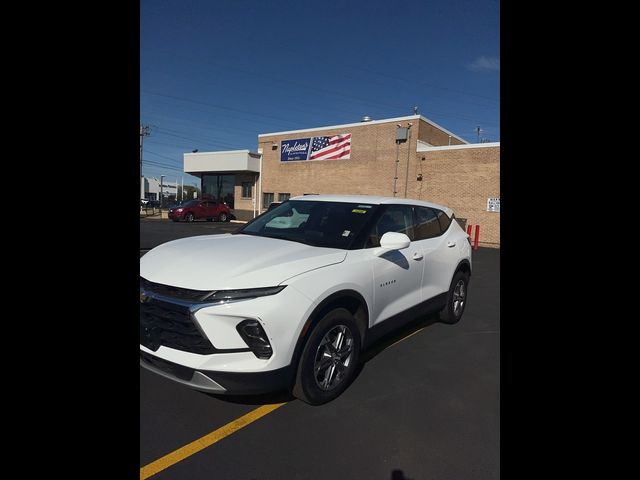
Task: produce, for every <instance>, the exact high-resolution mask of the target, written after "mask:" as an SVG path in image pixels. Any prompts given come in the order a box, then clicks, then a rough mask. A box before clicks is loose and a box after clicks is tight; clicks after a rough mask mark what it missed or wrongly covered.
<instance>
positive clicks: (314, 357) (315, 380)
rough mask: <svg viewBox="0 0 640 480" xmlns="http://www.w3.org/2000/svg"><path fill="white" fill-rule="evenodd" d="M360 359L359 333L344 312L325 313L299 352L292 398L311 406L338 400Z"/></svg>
mask: <svg viewBox="0 0 640 480" xmlns="http://www.w3.org/2000/svg"><path fill="white" fill-rule="evenodd" d="M359 357H360V333H359V330H358V325H357V324H356V321H355V320H354V318H353V315H351V313H350V312H349V311H348V310H347V309H345V308H336V309H334V310H331V311H330V312H329V313H327V314H326V315H325V316H324V317H323V318H322V320H320V322H319V323H318V325H317V326H316V327H315V328H314V330H313V331H312V332H311V335H310V336H309V338H308V340H307V343H306V345H305V347H304V349H303V351H302V355H301V357H300V362H299V364H298V371H297V373H296V381H295V385H294V387H293V395H294V396H296V397H297V398H299V399H300V400H302V401H304V402H306V403H309V404H311V405H321V404H323V403H327V402H330V401H331V400H333V399H335V398H337V397H338V396H339V395H340V394H341V393H342V392H344V390H345V389H346V388H347V387H348V386H349V384H350V383H351V381H352V380H353V376H354V374H355V371H356V366H357V365H358V360H359Z"/></svg>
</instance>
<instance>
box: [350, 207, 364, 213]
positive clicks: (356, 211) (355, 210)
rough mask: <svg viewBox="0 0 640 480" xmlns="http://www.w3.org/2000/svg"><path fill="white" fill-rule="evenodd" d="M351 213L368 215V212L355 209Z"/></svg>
mask: <svg viewBox="0 0 640 480" xmlns="http://www.w3.org/2000/svg"><path fill="white" fill-rule="evenodd" d="M351 213H367V211H366V210H362V209H360V208H354V209H353V210H351Z"/></svg>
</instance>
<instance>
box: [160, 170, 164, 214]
mask: <svg viewBox="0 0 640 480" xmlns="http://www.w3.org/2000/svg"><path fill="white" fill-rule="evenodd" d="M164 177H165V176H164V175H160V208H161V209H162V206H163V204H164V190H163V187H164Z"/></svg>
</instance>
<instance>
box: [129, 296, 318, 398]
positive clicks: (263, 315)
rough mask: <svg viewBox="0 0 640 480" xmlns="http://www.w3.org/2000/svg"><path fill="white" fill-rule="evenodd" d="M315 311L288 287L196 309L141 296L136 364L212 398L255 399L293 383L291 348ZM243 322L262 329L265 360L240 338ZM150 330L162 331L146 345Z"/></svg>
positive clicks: (164, 298) (185, 303)
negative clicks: (220, 395)
mask: <svg viewBox="0 0 640 480" xmlns="http://www.w3.org/2000/svg"><path fill="white" fill-rule="evenodd" d="M168 288H171V287H168ZM163 293H166V294H170V293H171V292H170V291H169V290H167V291H166V292H163ZM147 294H148V295H147ZM147 296H149V297H151V299H150V300H149V299H146V297H147ZM143 297H145V300H144V302H143ZM142 302H143V303H144V305H143V304H142ZM153 305H158V306H163V308H164V309H165V310H164V312H162V311H161V312H151V313H153V315H151V316H149V315H147V314H146V313H145V314H143V310H145V312H147V313H148V312H149V310H146V309H147V307H150V306H153ZM143 307H144V308H143ZM313 307H314V303H313V302H312V301H310V300H309V299H308V298H306V297H305V296H304V295H302V294H301V293H300V292H299V291H298V290H297V289H295V288H293V287H292V286H288V287H286V288H285V289H284V290H282V291H281V292H279V293H277V294H275V295H270V296H264V297H257V298H251V299H246V300H238V301H232V302H228V303H224V304H200V305H198V304H191V302H190V301H189V300H188V299H187V298H184V299H182V300H176V299H169V298H167V296H164V295H160V294H158V293H157V291H156V292H154V293H149V292H148V291H144V295H143V290H141V317H140V318H141V325H140V332H141V337H140V338H141V343H140V364H141V365H142V366H143V367H145V368H147V369H148V370H151V371H153V372H155V373H157V374H159V375H162V376H164V377H166V378H169V379H171V380H174V381H176V382H179V383H182V384H184V385H187V386H189V387H192V388H195V389H197V390H201V391H207V392H212V393H233V394H244V393H247V394H253V393H264V392H267V391H275V390H278V389H281V388H286V387H288V386H290V384H291V382H292V380H293V373H292V372H291V370H292V367H291V365H292V364H293V353H294V349H295V345H296V343H297V340H298V338H299V335H300V332H301V330H302V327H303V325H304V322H305V320H306V319H307V318H308V316H309V314H310V313H311V311H312V309H313ZM245 320H256V321H258V322H259V323H260V325H261V327H262V328H263V330H264V332H265V333H266V335H267V337H268V340H269V343H270V345H271V348H272V354H271V356H270V357H269V358H258V357H257V355H256V354H254V353H253V352H252V351H251V350H250V349H249V348H248V345H247V343H245V341H244V340H243V338H242V337H241V336H240V334H239V333H238V330H237V328H236V327H237V325H238V324H240V323H241V322H243V321H245ZM154 322H160V323H154ZM154 328H155V329H163V330H162V332H160V334H159V335H156V336H153V335H151V339H150V338H149V337H147V334H148V333H149V332H150V331H153V330H154ZM156 333H158V332H156ZM201 340H205V342H203V341H201Z"/></svg>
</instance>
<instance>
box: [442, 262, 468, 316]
mask: <svg viewBox="0 0 640 480" xmlns="http://www.w3.org/2000/svg"><path fill="white" fill-rule="evenodd" d="M468 286H469V275H468V274H467V273H465V272H462V271H458V272H456V274H455V275H454V276H453V280H451V286H450V287H449V293H447V304H446V306H445V307H444V308H443V309H442V310H441V311H440V320H441V321H442V322H443V323H449V324H453V323H457V322H459V321H460V319H461V318H462V314H463V312H464V307H466V306H467V287H468Z"/></svg>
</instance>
